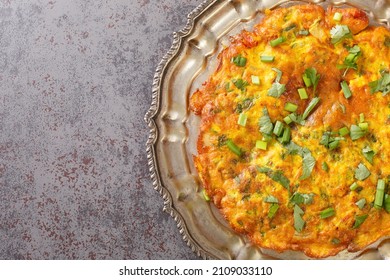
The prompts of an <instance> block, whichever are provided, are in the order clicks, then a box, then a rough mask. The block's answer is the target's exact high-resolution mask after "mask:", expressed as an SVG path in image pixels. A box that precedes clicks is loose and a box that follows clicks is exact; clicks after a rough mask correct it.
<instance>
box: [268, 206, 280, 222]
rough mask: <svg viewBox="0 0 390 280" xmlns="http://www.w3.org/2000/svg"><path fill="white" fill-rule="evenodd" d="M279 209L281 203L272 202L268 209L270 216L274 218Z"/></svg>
mask: <svg viewBox="0 0 390 280" xmlns="http://www.w3.org/2000/svg"><path fill="white" fill-rule="evenodd" d="M278 209H279V204H277V203H272V204H271V206H270V208H269V211H268V218H270V219H272V218H273V217H274V216H275V214H276V212H277V211H278Z"/></svg>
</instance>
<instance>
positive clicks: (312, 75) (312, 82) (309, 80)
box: [303, 67, 321, 94]
mask: <svg viewBox="0 0 390 280" xmlns="http://www.w3.org/2000/svg"><path fill="white" fill-rule="evenodd" d="M320 78H321V75H320V74H318V73H317V69H315V68H314V67H311V68H308V69H306V70H305V72H304V74H303V81H304V82H305V85H306V87H310V86H313V94H315V92H316V89H317V85H318V82H319V81H320Z"/></svg>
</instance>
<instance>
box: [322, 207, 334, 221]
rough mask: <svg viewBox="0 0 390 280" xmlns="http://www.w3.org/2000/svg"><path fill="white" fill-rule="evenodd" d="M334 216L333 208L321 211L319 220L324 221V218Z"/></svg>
mask: <svg viewBox="0 0 390 280" xmlns="http://www.w3.org/2000/svg"><path fill="white" fill-rule="evenodd" d="M335 214H336V212H335V211H334V209H333V208H327V209H325V210H323V211H321V213H320V218H321V219H326V218H329V217H332V216H334V215H335Z"/></svg>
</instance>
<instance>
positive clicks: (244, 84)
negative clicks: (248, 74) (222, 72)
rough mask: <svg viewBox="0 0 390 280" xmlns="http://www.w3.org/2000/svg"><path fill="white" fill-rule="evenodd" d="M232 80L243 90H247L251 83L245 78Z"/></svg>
mask: <svg viewBox="0 0 390 280" xmlns="http://www.w3.org/2000/svg"><path fill="white" fill-rule="evenodd" d="M232 82H233V84H234V85H235V86H236V87H237V88H238V89H240V90H241V91H245V90H246V87H247V86H248V85H249V83H248V82H247V81H244V80H243V79H233V80H232Z"/></svg>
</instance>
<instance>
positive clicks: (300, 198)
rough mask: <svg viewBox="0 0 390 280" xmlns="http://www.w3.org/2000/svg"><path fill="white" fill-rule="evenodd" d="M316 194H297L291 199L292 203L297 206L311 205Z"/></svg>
mask: <svg viewBox="0 0 390 280" xmlns="http://www.w3.org/2000/svg"><path fill="white" fill-rule="evenodd" d="M313 198H314V194H313V193H299V192H295V193H294V194H293V195H292V196H291V198H290V202H291V203H293V204H296V205H301V204H305V205H310V204H312V203H313Z"/></svg>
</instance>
